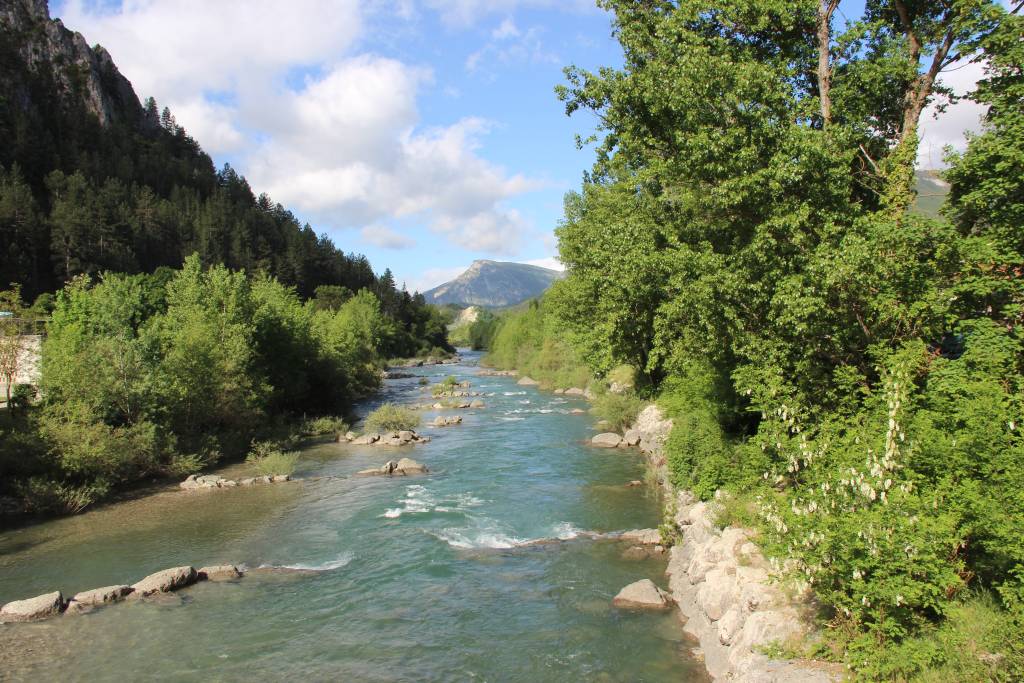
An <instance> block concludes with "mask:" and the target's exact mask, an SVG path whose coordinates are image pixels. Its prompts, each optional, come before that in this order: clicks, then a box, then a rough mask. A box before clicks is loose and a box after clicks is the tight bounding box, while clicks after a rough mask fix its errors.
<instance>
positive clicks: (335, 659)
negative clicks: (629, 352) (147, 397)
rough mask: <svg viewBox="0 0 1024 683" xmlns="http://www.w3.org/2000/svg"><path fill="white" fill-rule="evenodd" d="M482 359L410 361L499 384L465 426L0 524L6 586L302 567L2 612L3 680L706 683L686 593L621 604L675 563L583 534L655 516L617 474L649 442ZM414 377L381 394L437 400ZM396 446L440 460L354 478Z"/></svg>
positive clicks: (9, 591)
mask: <svg viewBox="0 0 1024 683" xmlns="http://www.w3.org/2000/svg"><path fill="white" fill-rule="evenodd" d="M477 360H478V356H477V355H476V354H469V353H467V354H465V355H464V357H463V361H462V363H460V364H459V365H454V366H452V365H449V366H436V367H426V368H418V369H414V370H412V372H413V373H415V374H417V375H418V376H425V377H428V378H429V379H430V381H431V382H437V381H439V380H440V379H441V378H443V377H444V376H446V375H448V374H454V375H456V376H457V377H458V378H459V379H460V380H462V379H468V380H470V381H471V382H472V383H473V390H474V391H481V392H485V393H486V394H487V396H485V397H483V400H484V401H485V402H486V404H487V407H486V408H485V409H483V410H476V411H470V410H462V411H448V414H451V413H452V412H457V413H459V414H462V415H463V416H464V422H463V424H461V425H458V426H453V427H446V428H438V429H431V428H426V427H424V428H421V429H420V432H421V433H423V434H427V435H430V436H431V437H432V441H431V442H430V443H428V444H423V445H417V446H412V447H405V448H402V449H401V450H400V451H398V450H397V449H384V448H376V447H356V446H350V445H347V444H334V443H330V444H319V445H315V446H311V447H309V448H306V449H305V450H304V451H303V454H302V458H301V460H300V461H299V466H298V470H297V472H296V475H295V476H296V481H294V482H290V483H285V484H274V485H267V486H259V487H255V488H238V489H222V490H215V491H206V492H183V491H178V490H177V489H176V487H167V488H165V489H162V490H160V491H158V492H156V493H154V494H153V495H148V496H144V497H140V498H137V499H134V500H129V501H126V502H121V503H116V504H113V505H109V506H106V507H104V508H101V509H98V510H95V511H92V512H89V513H86V514H83V515H79V516H76V517H71V518H66V519H59V520H55V521H50V522H45V523H42V524H37V525H34V526H30V527H25V528H21V529H17V530H13V531H8V532H3V533H0V603H3V602H6V601H8V600H13V599H19V598H25V597H30V596H33V595H38V594H40V593H44V592H48V591H52V590H58V589H59V590H62V591H63V592H64V595H65V596H68V595H73V594H74V593H75V592H78V591H81V590H85V589H89V588H96V587H99V586H106V585H110V584H117V583H133V582H135V581H137V580H138V579H140V578H142V577H143V576H145V575H147V574H149V573H151V572H154V571H157V570H160V569H164V568H167V567H173V566H178V565H184V564H191V565H193V566H195V567H199V566H201V565H204V564H219V563H236V564H244V565H245V566H246V567H248V568H258V567H270V568H273V567H277V568H292V569H299V570H306V571H265V572H253V573H251V574H249V575H247V576H245V577H244V578H243V579H241V580H239V581H237V582H229V583H202V584H197V585H196V586H193V587H191V588H187V589H184V590H182V591H180V592H179V593H177V594H174V595H173V596H172V597H171V598H169V599H167V600H159V601H153V602H150V601H139V602H129V603H125V604H121V605H114V606H111V607H109V608H106V609H102V610H97V611H95V612H93V613H90V614H87V615H80V616H71V615H64V616H60V617H57V618H54V619H50V620H47V621H44V622H38V623H33V624H9V625H4V626H0V679H3V680H47V681H146V680H161V681H195V680H204V681H247V680H266V681H276V680H284V679H291V680H302V681H304V682H307V681H530V682H544V681H669V680H671V681H704V680H706V676H705V674H704V672H703V667H702V666H701V665H700V664H699V663H698V662H697V661H695V660H694V659H693V658H692V656H691V655H690V649H691V647H692V645H691V644H690V643H689V642H688V641H687V640H686V638H685V637H684V635H683V632H682V627H681V624H680V621H679V618H678V616H677V615H676V612H675V611H674V610H673V611H672V612H671V613H666V614H651V613H635V612H627V611H620V610H617V609H614V608H612V607H611V599H612V597H613V596H614V595H615V593H616V592H617V591H618V590H619V589H620V588H621V587H622V586H624V585H626V584H627V583H630V582H632V581H635V580H638V579H641V578H650V579H653V580H654V581H655V582H656V583H658V584H660V585H662V586H664V585H665V577H664V569H665V560H664V559H662V558H651V559H642V560H636V559H627V558H625V557H624V556H623V551H624V550H625V546H623V545H622V544H621V543H618V542H613V541H607V540H594V539H590V538H586V537H583V536H579V535H578V534H579V532H580V531H583V530H586V531H598V532H605V531H617V530H624V529H631V528H644V527H652V526H657V524H658V521H659V507H658V500H657V498H656V496H655V494H654V492H653V491H652V490H651V489H650V488H649V487H646V486H644V487H635V488H629V487H626V486H625V485H624V484H625V483H626V482H628V481H629V480H632V479H642V478H643V464H642V460H641V458H640V457H639V456H638V455H637V454H636V453H635V452H633V451H622V450H600V449H595V448H592V447H590V446H588V445H587V444H586V440H587V438H588V437H589V436H590V435H591V434H592V424H591V421H592V418H590V417H588V416H587V415H572V414H570V413H569V411H570V410H571V409H573V408H577V407H578V408H586V404H585V403H584V402H583V401H581V400H577V399H572V398H564V397H560V396H556V395H553V394H550V393H543V392H540V391H537V390H536V389H534V388H533V387H520V386H518V385H516V383H515V380H514V379H513V378H507V377H483V376H481V377H477V376H476V374H477V372H478V367H477V365H476V363H477ZM417 379H418V378H410V379H399V380H388V381H387V382H386V383H385V384H386V386H385V388H384V390H383V391H382V392H381V393H380V395H379V396H378V397H377V398H376V399H375V401H374V402H381V401H392V402H399V403H414V402H418V401H420V402H421V401H425V400H427V398H426V396H427V395H426V394H425V393H424V390H423V389H422V388H421V387H420V386H419V384H418V381H417ZM372 404H373V402H371V403H368V404H367V405H366V406H364V408H365V409H366V410H368V409H370V408H371V407H372ZM434 415H435V413H433V412H424V413H423V418H424V424H425V425H427V424H429V423H430V421H432V419H433V417H434ZM401 456H408V457H412V458H415V459H416V460H419V461H420V462H423V463H424V464H426V465H427V466H428V467H429V468H430V470H431V473H430V474H428V475H426V476H421V477H395V478H376V477H353V476H352V475H353V474H354V473H355V472H356V471H358V470H361V469H365V468H367V467H373V466H377V465H380V464H382V463H383V462H384V461H386V460H387V459H389V458H397V457H401ZM224 472H225V474H227V475H228V476H245V473H246V466H245V465H234V466H231V467H229V468H225V470H224ZM551 538H555V539H560V541H559V542H557V543H554V542H553V543H544V544H528V543H527V544H526V545H524V543H526V542H529V541H533V540H537V539H551Z"/></svg>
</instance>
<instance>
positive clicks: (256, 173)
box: [60, 0, 538, 254]
mask: <svg viewBox="0 0 1024 683" xmlns="http://www.w3.org/2000/svg"><path fill="white" fill-rule="evenodd" d="M382 3H383V4H382ZM471 4H472V3H471ZM385 5H386V6H387V7H388V8H389V11H397V12H399V13H400V14H401V15H402V16H404V17H406V18H407V19H410V20H411V19H414V15H415V8H414V6H413V5H412V4H411V3H410V2H409V1H408V0H397V1H396V2H391V3H390V4H389V3H388V2H385V0H380V2H376V3H374V2H371V3H369V4H367V5H364V6H363V9H362V11H361V10H360V4H359V3H358V2H357V1H356V0H334V1H332V2H330V3H326V4H325V3H321V2H315V1H314V0H294V1H293V2H290V3H287V4H285V5H282V4H281V3H275V2H272V1H271V0H245V1H243V0H221V1H219V2H217V3H208V2H204V1H203V0H123V1H122V4H121V5H120V6H117V7H115V8H114V9H112V10H111V9H109V8H106V6H104V5H94V4H88V5H87V4H86V3H85V2H83V0H69V1H68V2H67V4H66V5H64V7H63V11H61V12H60V15H61V16H62V18H63V19H64V21H65V23H66V24H67V25H68V26H69V27H71V28H73V29H75V30H79V31H81V32H83V33H84V34H85V35H87V36H89V40H90V41H97V42H100V43H102V44H103V45H105V46H106V47H107V48H108V49H109V50H110V52H111V54H112V55H113V56H114V59H115V61H116V62H117V63H118V65H119V67H120V68H121V69H122V71H123V72H124V73H125V75H126V76H127V77H128V78H129V80H131V81H132V82H133V84H134V85H135V86H136V89H137V90H138V91H139V92H140V93H142V94H143V95H150V94H151V95H153V96H155V97H156V98H157V101H158V103H159V105H161V106H164V105H168V106H170V107H171V109H172V111H173V112H174V113H175V116H176V118H177V121H178V123H179V124H181V125H182V126H184V127H185V128H186V129H187V130H189V131H190V132H191V133H192V134H193V136H194V137H195V138H196V139H197V140H198V141H199V142H200V144H202V145H204V146H205V147H206V148H207V149H208V150H209V151H211V152H213V153H233V154H235V155H236V157H237V161H238V163H237V166H238V167H239V169H240V170H241V171H242V172H243V173H245V175H246V176H247V177H248V179H249V181H250V183H251V184H252V186H253V188H254V189H255V190H256V191H257V192H267V193H269V194H270V195H271V197H273V198H274V200H276V201H279V202H281V203H282V204H284V205H286V206H289V207H291V208H294V209H296V210H298V211H299V212H301V213H303V214H305V216H307V217H309V218H310V219H312V220H315V221H318V222H322V223H325V224H326V225H325V226H324V227H357V228H358V227H362V226H371V227H370V228H367V230H368V232H366V233H365V234H364V238H366V239H367V240H368V241H372V240H373V239H377V240H383V241H385V242H388V243H389V244H391V245H397V244H398V243H399V242H398V241H396V240H395V239H393V237H394V236H391V237H388V236H386V235H383V233H381V232H380V230H379V229H377V228H374V227H373V226H374V225H375V224H380V223H383V222H384V221H386V220H387V219H393V218H400V217H404V216H411V215H418V216H419V217H420V218H421V219H422V221H423V223H424V224H426V225H429V226H431V228H432V229H433V230H435V231H436V232H437V233H438V234H441V235H444V236H446V237H447V238H448V239H449V240H450V241H451V242H453V243H454V244H457V245H460V246H464V247H466V248H471V249H477V250H483V251H489V252H491V253H494V254H514V253H516V251H517V249H518V245H519V244H520V242H521V236H522V234H523V233H524V232H527V231H528V229H529V226H528V225H527V223H526V222H525V221H524V220H523V219H522V218H521V217H520V216H519V215H518V214H517V213H516V212H514V211H511V210H509V209H508V208H506V207H505V205H504V203H505V202H506V200H508V199H510V198H512V197H514V196H516V195H519V194H521V193H523V192H527V191H530V190H532V189H535V188H536V187H538V184H537V183H536V182H535V181H532V180H530V179H528V178H525V177H523V176H521V175H517V174H510V173H508V172H507V171H506V170H505V169H503V168H501V167H499V166H497V165H495V164H493V163H491V162H489V161H487V160H486V159H484V158H483V157H482V156H480V153H479V150H480V146H481V140H482V138H483V136H485V135H486V134H487V132H488V130H489V128H490V124H489V123H488V122H486V121H483V120H481V119H478V118H473V117H466V118H464V119H461V120H458V121H455V122H454V123H450V124H449V125H444V126H436V127H430V128H424V127H423V126H422V124H421V121H420V119H419V112H418V108H417V99H418V96H419V94H420V92H421V91H422V90H423V89H424V88H425V87H428V86H431V85H432V84H433V74H432V73H431V71H430V70H429V69H427V68H423V67H419V66H415V65H410V64H406V63H404V62H401V61H398V60H395V59H387V58H383V57H380V56H375V55H370V54H362V55H352V54H350V52H351V50H352V48H353V45H354V44H355V42H356V41H357V40H358V39H359V37H360V35H359V34H360V30H361V27H362V25H363V21H364V17H363V16H362V13H372V12H374V11H378V10H379V11H383V10H382V9H381V8H382V7H384V6H385ZM374 8H377V9H374ZM467 16H468V15H467ZM499 29H501V27H499ZM515 31H516V29H515V26H514V24H512V23H509V25H508V26H505V28H504V29H503V30H499V32H501V33H504V34H509V35H511V34H512V32H515ZM303 72H306V73H308V74H309V75H307V76H306V78H305V79H303V80H301V81H300V82H299V83H298V85H296V84H295V74H296V73H299V74H301V73H303Z"/></svg>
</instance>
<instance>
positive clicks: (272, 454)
mask: <svg viewBox="0 0 1024 683" xmlns="http://www.w3.org/2000/svg"><path fill="white" fill-rule="evenodd" d="M245 461H246V462H247V463H249V464H250V465H252V466H253V467H254V468H255V470H256V472H257V473H259V474H261V475H265V476H273V475H275V474H292V473H293V472H295V465H296V464H297V463H298V461H299V454H298V453H296V452H294V451H290V452H285V451H282V450H281V449H280V448H278V447H277V444H275V443H273V442H272V441H260V442H257V443H254V444H253V445H252V450H251V451H250V452H249V455H248V457H246V459H245Z"/></svg>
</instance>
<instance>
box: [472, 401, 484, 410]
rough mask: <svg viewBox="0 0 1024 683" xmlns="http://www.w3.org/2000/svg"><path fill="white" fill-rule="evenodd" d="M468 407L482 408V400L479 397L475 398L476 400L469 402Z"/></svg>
mask: <svg viewBox="0 0 1024 683" xmlns="http://www.w3.org/2000/svg"><path fill="white" fill-rule="evenodd" d="M469 407H470V408H483V407H484V402H483V401H481V400H480V399H476V400H474V401H471V402H470V404H469Z"/></svg>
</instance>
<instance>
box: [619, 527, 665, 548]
mask: <svg viewBox="0 0 1024 683" xmlns="http://www.w3.org/2000/svg"><path fill="white" fill-rule="evenodd" d="M619 538H621V539H622V540H623V541H629V542H631V543H636V544H637V545H658V544H660V543H661V532H660V531H658V530H657V529H630V530H629V531H623V532H622V533H621V534H620V535H619Z"/></svg>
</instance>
